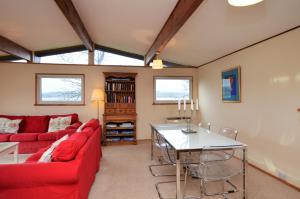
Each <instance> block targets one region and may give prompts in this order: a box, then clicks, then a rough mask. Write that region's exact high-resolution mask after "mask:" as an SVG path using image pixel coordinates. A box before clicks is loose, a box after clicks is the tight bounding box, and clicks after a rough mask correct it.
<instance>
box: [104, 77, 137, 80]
mask: <svg viewBox="0 0 300 199" xmlns="http://www.w3.org/2000/svg"><path fill="white" fill-rule="evenodd" d="M106 80H108V81H133V79H132V78H129V77H128V78H126V77H120V78H118V77H111V78H107V79H106Z"/></svg>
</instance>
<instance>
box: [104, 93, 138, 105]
mask: <svg viewBox="0 0 300 199" xmlns="http://www.w3.org/2000/svg"><path fill="white" fill-rule="evenodd" d="M134 101H135V98H134V96H133V95H117V94H116V93H110V94H108V95H107V102H108V103H134Z"/></svg>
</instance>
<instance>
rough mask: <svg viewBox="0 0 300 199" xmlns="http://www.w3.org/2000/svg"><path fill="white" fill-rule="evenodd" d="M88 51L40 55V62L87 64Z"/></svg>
mask: <svg viewBox="0 0 300 199" xmlns="http://www.w3.org/2000/svg"><path fill="white" fill-rule="evenodd" d="M88 60H89V58H88V51H87V50H84V51H79V52H71V53H63V54H57V55H50V56H44V57H41V59H40V63H49V64H88Z"/></svg>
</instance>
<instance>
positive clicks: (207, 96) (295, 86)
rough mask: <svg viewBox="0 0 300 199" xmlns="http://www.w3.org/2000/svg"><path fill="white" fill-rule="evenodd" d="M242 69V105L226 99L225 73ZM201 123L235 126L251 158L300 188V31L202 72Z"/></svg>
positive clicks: (217, 63) (254, 162) (224, 60)
mask: <svg viewBox="0 0 300 199" xmlns="http://www.w3.org/2000/svg"><path fill="white" fill-rule="evenodd" d="M237 65H240V66H241V78H242V79H241V80H242V85H241V100H242V102H241V103H223V102H222V100H221V71H222V70H225V69H228V68H230V67H234V66H237ZM199 99H200V103H201V104H200V108H201V112H200V118H201V120H203V121H210V122H212V125H213V130H216V131H217V130H218V129H219V128H220V127H224V126H229V127H235V128H237V129H238V130H239V135H238V139H239V140H241V141H243V142H245V143H246V144H248V145H249V151H248V159H249V160H250V162H251V163H253V164H255V165H257V166H259V167H260V168H263V169H264V170H267V171H268V172H270V173H272V174H274V175H276V176H279V177H281V178H282V179H286V180H287V181H289V182H291V183H292V184H295V185H296V186H298V187H300V167H299V165H300V155H299V153H300V112H297V108H300V28H298V29H296V30H293V31H291V32H288V33H286V34H284V35H281V36H278V37H275V38H273V39H271V40H268V41H265V42H263V43H260V44H258V45H255V46H253V47H250V48H247V49H245V50H243V51H240V52H237V53H235V54H233V55H230V56H227V57H225V58H222V59H220V60H218V61H215V62H213V63H211V64H208V65H205V66H203V67H201V68H199Z"/></svg>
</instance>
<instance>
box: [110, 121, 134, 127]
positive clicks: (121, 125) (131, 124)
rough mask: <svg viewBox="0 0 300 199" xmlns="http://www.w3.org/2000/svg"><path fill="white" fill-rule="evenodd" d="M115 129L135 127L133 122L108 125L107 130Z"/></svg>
mask: <svg viewBox="0 0 300 199" xmlns="http://www.w3.org/2000/svg"><path fill="white" fill-rule="evenodd" d="M115 127H134V124H133V123H132V122H122V123H107V124H106V128H115Z"/></svg>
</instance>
